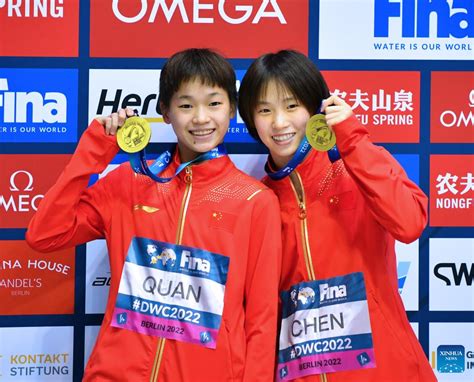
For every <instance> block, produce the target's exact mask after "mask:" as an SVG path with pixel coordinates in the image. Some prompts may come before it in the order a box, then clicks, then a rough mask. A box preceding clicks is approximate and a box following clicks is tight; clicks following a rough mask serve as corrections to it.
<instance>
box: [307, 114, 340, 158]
mask: <svg viewBox="0 0 474 382" xmlns="http://www.w3.org/2000/svg"><path fill="white" fill-rule="evenodd" d="M321 120H323V121H324V122H322V123H321ZM318 127H319V128H321V127H326V128H327V129H328V130H329V131H330V132H331V139H330V140H329V143H328V144H327V145H319V144H318V143H316V142H315V141H314V140H313V138H312V137H311V134H310V133H311V132H312V131H314V130H315V129H316V128H318ZM305 133H306V139H308V142H309V144H310V145H311V147H313V148H314V149H315V150H318V151H329V150H330V149H331V148H333V147H334V145H335V144H336V135H335V134H334V131H332V129H331V128H330V127H329V126H328V125H327V123H326V121H325V116H324V114H315V115H313V116H312V117H311V118H310V119H309V120H308V122H306V132H305Z"/></svg>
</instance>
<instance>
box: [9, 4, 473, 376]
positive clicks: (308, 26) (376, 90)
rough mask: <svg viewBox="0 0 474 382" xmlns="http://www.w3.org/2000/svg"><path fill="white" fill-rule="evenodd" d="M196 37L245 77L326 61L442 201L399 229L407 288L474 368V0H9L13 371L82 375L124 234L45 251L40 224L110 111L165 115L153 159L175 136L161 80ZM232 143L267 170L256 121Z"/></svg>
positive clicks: (437, 339)
mask: <svg viewBox="0 0 474 382" xmlns="http://www.w3.org/2000/svg"><path fill="white" fill-rule="evenodd" d="M188 47H211V48H214V49H216V50H218V51H220V52H221V53H223V54H224V55H226V56H227V57H228V58H229V59H230V61H231V62H232V64H233V66H234V68H235V69H236V71H237V77H238V81H237V86H239V83H240V80H241V78H242V76H243V75H244V73H245V70H246V69H247V68H248V66H249V64H250V63H251V62H252V59H253V58H255V57H257V56H258V55H260V54H262V53H265V52H267V51H270V50H271V51H275V50H278V49H282V48H293V49H297V50H300V51H301V52H303V53H304V54H307V55H308V56H309V57H310V58H311V59H312V60H314V61H315V62H316V63H317V64H318V65H319V67H320V68H321V70H322V71H323V72H324V75H325V76H326V79H327V81H328V83H329V85H330V88H331V91H332V92H333V93H334V94H338V95H339V96H340V97H342V98H344V99H345V100H346V101H347V102H348V103H349V104H350V105H351V106H352V108H353V109H354V112H355V114H356V115H357V116H358V118H359V119H360V120H361V121H362V123H364V124H365V125H367V126H368V129H369V131H370V133H371V136H372V138H373V140H374V141H375V142H377V143H379V144H381V145H383V146H384V147H386V148H387V149H388V150H389V151H391V152H392V153H393V154H394V155H395V157H396V158H397V160H398V161H399V162H400V163H401V164H402V165H403V167H404V168H405V169H406V171H407V173H408V175H409V177H410V178H411V179H413V180H414V181H415V182H416V183H418V184H419V185H420V187H421V188H422V189H423V190H424V192H425V193H426V194H428V195H429V197H430V203H429V224H428V227H427V228H426V229H425V231H424V233H423V235H422V236H421V237H420V239H419V240H417V241H415V242H414V243H412V244H409V245H404V244H401V243H397V252H398V255H397V256H398V259H397V260H398V267H397V268H398V277H399V279H398V280H399V290H400V293H401V295H402V299H403V302H404V304H405V308H406V310H407V314H408V317H409V319H410V322H411V323H412V326H413V328H414V330H415V332H416V334H417V336H418V338H419V340H420V342H421V344H422V346H423V348H424V350H425V353H426V355H427V357H428V358H429V361H430V363H431V365H432V367H433V368H434V370H435V372H436V374H437V376H438V378H439V380H440V381H471V380H473V378H474V315H473V314H472V311H473V309H474V299H473V290H472V288H473V286H472V281H473V278H474V266H473V261H474V228H473V226H474V208H473V198H474V178H473V172H474V132H473V129H474V127H473V125H474V64H473V62H474V60H473V59H474V2H473V1H472V0H337V1H336V0H100V1H99V0H81V1H79V0H41V1H37V0H34V1H33V0H23V1H19V0H0V163H1V167H0V301H1V304H0V380H5V381H7V380H8V381H79V380H80V379H81V376H82V373H83V369H84V365H85V363H86V362H87V359H88V357H89V354H90V352H91V349H92V347H93V345H94V342H95V339H96V336H97V333H98V327H99V326H100V323H101V320H102V315H103V312H104V308H105V301H106V299H107V295H108V287H109V283H110V280H109V278H110V272H109V265H108V259H107V247H106V245H105V242H104V241H103V240H97V241H94V242H91V243H88V244H87V245H82V246H79V247H77V248H71V249H66V250H63V251H60V252H56V253H49V254H41V253H37V252H35V251H33V250H31V249H30V248H29V247H28V246H27V245H26V243H25V242H24V236H25V231H26V227H27V224H28V221H29V219H30V218H31V216H32V215H33V214H34V212H35V210H36V209H37V208H38V204H39V203H40V202H41V199H42V198H43V195H44V194H45V192H46V191H47V190H48V188H49V187H50V186H51V184H52V183H53V182H54V181H55V179H56V178H57V176H58V175H59V174H60V172H61V170H62V169H63V168H64V166H65V164H66V163H67V162H68V160H69V159H70V156H71V154H72V153H73V152H74V149H75V147H76V144H77V141H78V139H79V137H80V136H81V134H82V132H83V131H84V129H85V128H86V126H87V125H88V121H89V120H90V119H92V118H93V117H94V116H95V115H98V114H109V113H111V112H112V111H115V110H117V108H120V107H125V106H131V107H133V108H137V109H138V110H139V112H140V114H141V115H142V116H144V117H146V118H147V119H148V120H149V121H150V122H151V124H152V128H153V140H152V144H151V148H150V150H149V152H150V153H153V154H150V157H152V156H156V155H157V153H159V152H161V151H163V149H165V148H167V147H169V145H170V143H171V142H174V141H175V137H174V135H173V133H172V130H171V128H170V127H169V126H168V125H166V124H165V123H164V122H163V119H162V117H161V115H160V114H159V113H158V111H157V90H158V81H159V77H160V69H161V68H162V67H163V64H164V62H165V60H166V58H167V57H169V55H171V54H172V53H174V52H175V51H177V50H181V49H184V48H188ZM226 142H227V148H228V150H229V152H230V153H231V156H232V158H233V159H234V161H235V162H236V163H237V165H238V166H239V167H240V168H242V169H243V170H244V171H246V172H249V173H250V174H252V175H254V176H257V177H261V176H262V175H263V171H262V167H263V163H264V161H265V149H264V148H263V147H262V146H261V145H260V144H258V143H256V142H255V141H254V140H253V139H252V138H251V137H250V136H249V135H248V133H247V130H246V128H245V126H244V125H243V124H242V120H241V119H240V117H238V116H237V117H236V118H235V119H234V120H233V121H232V123H231V127H230V129H229V132H228V134H227V137H226ZM125 160H127V157H126V156H125V155H123V154H121V155H118V156H117V157H116V158H115V159H114V161H113V163H111V165H110V166H109V168H108V169H107V171H110V170H112V169H113V168H115V167H116V166H117V164H119V163H121V162H123V161H125ZM98 176H104V174H100V175H98ZM98 176H95V177H93V178H92V179H91V183H93V182H95V181H96V180H97V178H98ZM20 339H21V340H20Z"/></svg>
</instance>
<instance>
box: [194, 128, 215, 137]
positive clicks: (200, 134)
mask: <svg viewBox="0 0 474 382" xmlns="http://www.w3.org/2000/svg"><path fill="white" fill-rule="evenodd" d="M215 130H216V129H200V130H192V131H190V132H189V133H190V134H191V135H192V136H193V137H207V136H208V135H211V134H212V133H213V132H214V131H215Z"/></svg>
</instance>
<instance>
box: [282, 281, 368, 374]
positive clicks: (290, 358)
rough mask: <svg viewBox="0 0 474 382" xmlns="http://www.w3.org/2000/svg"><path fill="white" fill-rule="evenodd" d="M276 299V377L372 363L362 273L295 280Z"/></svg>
mask: <svg viewBox="0 0 474 382" xmlns="http://www.w3.org/2000/svg"><path fill="white" fill-rule="evenodd" d="M281 299H282V305H283V308H282V309H283V311H282V322H281V332H280V344H279V352H278V368H277V380H278V381H290V380H292V379H295V378H300V377H304V376H307V375H312V374H322V373H330V372H337V371H346V370H355V369H367V368H373V367H375V357H374V347H373V343H372V329H371V327H370V318H369V309H368V305H367V296H366V291H365V283H364V276H363V274H362V273H360V272H358V273H351V274H348V275H344V276H338V277H334V278H330V279H326V280H317V281H309V282H303V283H300V284H296V285H293V286H292V287H291V289H290V290H289V291H285V292H282V293H281Z"/></svg>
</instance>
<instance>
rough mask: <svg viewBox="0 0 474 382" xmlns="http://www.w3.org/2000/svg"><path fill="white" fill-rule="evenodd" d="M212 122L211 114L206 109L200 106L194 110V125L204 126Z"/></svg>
mask: <svg viewBox="0 0 474 382" xmlns="http://www.w3.org/2000/svg"><path fill="white" fill-rule="evenodd" d="M209 121H210V118H209V114H208V113H207V111H206V108H205V107H202V106H198V107H196V108H195V109H194V116H193V123H194V124H196V125H202V124H204V123H207V122H209Z"/></svg>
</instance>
